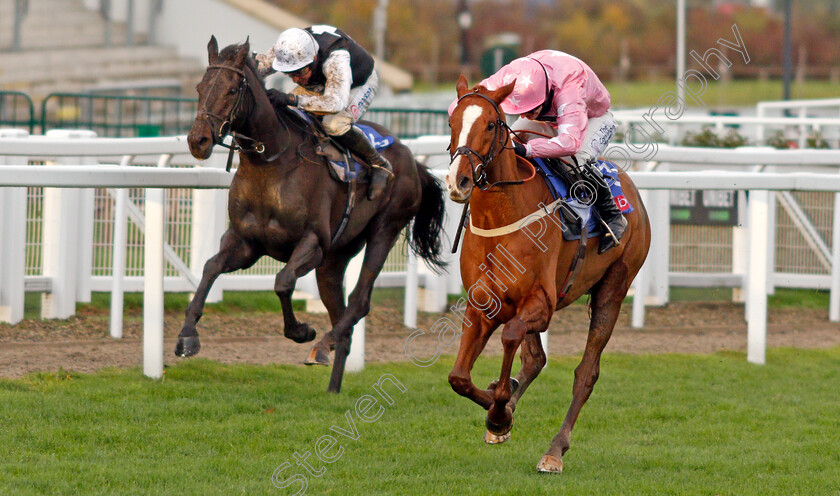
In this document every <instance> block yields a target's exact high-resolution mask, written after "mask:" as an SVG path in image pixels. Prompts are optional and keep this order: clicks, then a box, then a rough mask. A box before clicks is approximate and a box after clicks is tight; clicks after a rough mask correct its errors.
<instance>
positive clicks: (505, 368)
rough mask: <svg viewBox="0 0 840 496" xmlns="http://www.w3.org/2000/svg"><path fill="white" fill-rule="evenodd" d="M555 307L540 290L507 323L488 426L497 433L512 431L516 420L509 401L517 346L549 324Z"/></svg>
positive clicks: (488, 413) (503, 335) (502, 434)
mask: <svg viewBox="0 0 840 496" xmlns="http://www.w3.org/2000/svg"><path fill="white" fill-rule="evenodd" d="M551 310H552V308H551V305H550V303H549V300H548V294H547V293H546V292H544V291H541V290H538V291H537V292H535V293H532V294H531V295H530V296H528V298H526V299H525V301H524V303H523V304H522V305H521V306H520V308H519V311H518V312H517V314H516V316H514V317H513V318H512V319H511V320H509V321H508V322H507V323H506V324H505V327H504V330H503V331H502V347H503V348H504V357H503V358H502V371H501V374H500V375H499V381H498V382H497V383H496V388H495V391H494V392H493V404H492V406H491V407H490V409H489V410H488V411H487V421H486V424H487V430H488V431H489V432H490V433H491V434H493V435H496V436H504V435H505V434H507V433H508V432H510V428H511V425H512V423H513V407H512V405H511V404H509V401H510V399H511V396H512V388H511V384H510V372H511V369H512V367H513V357H514V355H515V354H516V350H517V349H519V345H520V344H522V341H523V340H524V339H525V336H526V334H527V333H528V332H531V333H534V332H537V331H539V330H542V329H545V328H546V327H547V326H548V321H549V319H550V318H551V313H552V312H551Z"/></svg>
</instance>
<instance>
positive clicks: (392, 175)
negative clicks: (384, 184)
mask: <svg viewBox="0 0 840 496" xmlns="http://www.w3.org/2000/svg"><path fill="white" fill-rule="evenodd" d="M367 165H368V167H370V168H371V169H378V170H381V171H385V172H387V173H388V180H389V181H390V180H391V179H393V178H394V171H393V170H391V169H388V168H385V167H382V166H381V165H374V164H367ZM375 172H376V171H373V170H372V171H371V173H375Z"/></svg>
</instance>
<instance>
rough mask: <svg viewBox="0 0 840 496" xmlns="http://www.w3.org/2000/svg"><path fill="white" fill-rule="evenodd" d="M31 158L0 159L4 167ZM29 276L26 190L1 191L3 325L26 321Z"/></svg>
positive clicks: (8, 133)
mask: <svg viewBox="0 0 840 496" xmlns="http://www.w3.org/2000/svg"><path fill="white" fill-rule="evenodd" d="M26 136H27V133H26V131H23V130H18V129H0V138H8V137H14V138H25V137H26ZM26 163H27V157H25V156H14V155H6V156H4V155H0V167H3V166H5V165H22V164H26ZM25 274H26V188H0V322H8V323H10V324H17V323H18V322H20V321H21V320H23V310H24V291H25V289H24V276H25Z"/></svg>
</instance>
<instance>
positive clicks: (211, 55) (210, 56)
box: [207, 35, 219, 65]
mask: <svg viewBox="0 0 840 496" xmlns="http://www.w3.org/2000/svg"><path fill="white" fill-rule="evenodd" d="M218 58H219V43H218V42H217V41H216V37H215V36H213V35H211V36H210V42H209V43H207V60H208V61H209V62H210V64H211V65H212V64H215V63H216V59H218Z"/></svg>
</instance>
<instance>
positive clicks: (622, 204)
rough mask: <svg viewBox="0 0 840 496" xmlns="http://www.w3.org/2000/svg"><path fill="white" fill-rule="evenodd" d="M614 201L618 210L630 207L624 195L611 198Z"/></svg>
mask: <svg viewBox="0 0 840 496" xmlns="http://www.w3.org/2000/svg"><path fill="white" fill-rule="evenodd" d="M613 200H615V204H616V206H618V209H619V210H626V209H628V208H629V207H630V202H629V201H627V198H626V197H625V196H624V195H618V196H616V197H614V198H613Z"/></svg>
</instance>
